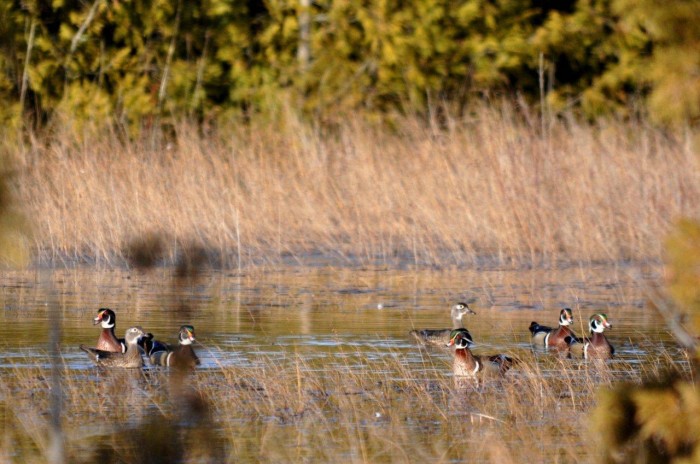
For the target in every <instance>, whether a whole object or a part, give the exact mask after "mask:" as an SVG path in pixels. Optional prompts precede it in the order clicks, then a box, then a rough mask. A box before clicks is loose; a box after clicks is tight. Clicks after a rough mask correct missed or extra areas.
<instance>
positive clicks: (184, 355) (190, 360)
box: [150, 325, 200, 369]
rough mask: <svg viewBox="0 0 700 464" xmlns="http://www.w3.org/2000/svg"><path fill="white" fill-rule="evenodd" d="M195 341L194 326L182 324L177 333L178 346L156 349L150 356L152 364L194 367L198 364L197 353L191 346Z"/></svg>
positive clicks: (182, 367)
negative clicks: (161, 349)
mask: <svg viewBox="0 0 700 464" xmlns="http://www.w3.org/2000/svg"><path fill="white" fill-rule="evenodd" d="M194 341H195V337H194V327H193V326H191V325H183V326H181V327H180V332H179V333H178V346H176V347H175V348H171V347H168V349H167V350H165V351H156V352H154V353H153V354H151V356H150V361H151V364H153V365H154V366H170V367H175V368H180V369H194V368H195V367H196V366H198V365H199V364H200V361H199V358H198V357H197V354H196V353H195V352H194V349H193V348H192V342H194Z"/></svg>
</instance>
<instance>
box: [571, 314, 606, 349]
mask: <svg viewBox="0 0 700 464" xmlns="http://www.w3.org/2000/svg"><path fill="white" fill-rule="evenodd" d="M588 327H589V328H590V331H591V336H590V337H584V338H575V337H569V338H568V341H569V353H570V354H571V356H576V357H583V358H584V359H610V358H612V357H613V355H614V354H615V348H613V346H612V345H611V344H610V342H609V341H608V339H607V338H606V337H605V334H604V333H603V332H605V329H609V328H611V327H612V324H611V323H610V321H608V316H607V315H605V314H603V313H598V314H594V315H593V316H591V318H590V319H589V321H588Z"/></svg>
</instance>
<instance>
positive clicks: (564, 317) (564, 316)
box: [559, 308, 574, 326]
mask: <svg viewBox="0 0 700 464" xmlns="http://www.w3.org/2000/svg"><path fill="white" fill-rule="evenodd" d="M573 323H574V315H573V313H572V311H571V308H564V309H562V310H561V311H560V312H559V325H563V326H567V325H571V324H573Z"/></svg>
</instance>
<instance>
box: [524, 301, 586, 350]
mask: <svg viewBox="0 0 700 464" xmlns="http://www.w3.org/2000/svg"><path fill="white" fill-rule="evenodd" d="M573 322H574V316H573V315H572V313H571V308H564V309H562V310H561V311H560V312H559V327H557V328H556V329H553V328H551V327H547V326H544V325H539V324H538V323H537V322H534V321H533V322H532V323H530V327H529V329H530V333H532V344H533V345H534V346H539V347H544V348H555V349H561V350H566V349H568V347H569V344H568V343H567V338H566V337H574V338H575V337H576V334H574V333H573V332H572V331H571V329H570V328H569V326H570V325H571V324H573Z"/></svg>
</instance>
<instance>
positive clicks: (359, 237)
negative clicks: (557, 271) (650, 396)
mask: <svg viewBox="0 0 700 464" xmlns="http://www.w3.org/2000/svg"><path fill="white" fill-rule="evenodd" d="M538 126H539V123H538V122H537V121H535V122H532V123H529V122H528V118H526V117H524V116H522V115H518V114H516V113H515V111H513V110H512V108H511V107H509V106H507V105H504V106H502V107H500V108H498V109H494V108H482V109H479V110H476V111H475V112H474V113H472V114H471V115H470V116H469V117H464V118H457V117H452V116H449V115H447V116H445V117H444V118H443V119H442V120H441V121H440V123H438V122H437V121H433V122H427V123H426V122H425V121H423V120H420V119H418V118H412V117H405V118H403V119H401V120H399V121H397V122H396V124H395V126H394V127H393V128H392V129H391V130H389V129H386V128H380V127H377V126H373V125H370V124H367V123H364V122H362V120H361V119H360V118H348V119H347V120H345V121H344V123H343V125H342V126H338V127H335V128H332V129H324V130H319V129H317V128H315V127H316V126H314V125H313V124H309V123H305V122H303V121H301V120H300V119H297V118H295V117H293V116H289V115H287V116H281V117H280V119H279V120H278V121H276V122H274V123H272V122H270V123H257V124H256V123H252V124H250V125H248V126H236V125H231V126H230V127H219V128H217V129H211V130H197V129H195V127H193V126H191V125H188V124H186V123H183V124H182V125H179V126H177V127H175V129H174V135H173V137H172V138H171V140H170V141H168V142H163V143H157V144H154V143H153V140H152V138H150V137H145V138H144V140H143V141H142V140H139V141H131V140H123V138H122V137H120V136H119V134H117V133H112V134H99V135H95V134H91V133H85V134H82V135H81V136H80V137H78V136H75V135H72V133H71V132H70V130H69V129H67V128H66V129H63V130H61V129H58V130H56V131H55V132H54V133H53V134H52V135H51V136H42V137H39V138H37V139H34V142H33V144H32V145H31V147H30V148H28V149H26V150H25V151H21V152H20V151H18V152H17V153H20V155H18V156H17V159H18V165H19V166H20V168H19V170H18V173H19V174H18V176H17V177H16V183H17V185H18V186H19V198H20V199H21V203H22V206H23V207H24V211H25V212H26V214H27V216H28V217H29V218H30V219H31V220H32V222H33V224H34V230H33V232H34V234H33V237H34V246H35V249H36V250H37V252H38V256H39V258H40V259H41V261H42V262H52V263H57V262H60V261H59V260H65V259H69V260H72V259H88V260H93V259H95V260H97V261H98V262H102V263H112V264H118V263H120V262H122V260H123V259H124V258H125V254H126V252H125V251H124V250H125V247H126V246H127V244H129V243H131V242H132V241H133V240H134V239H135V238H136V237H143V236H144V235H146V234H150V235H149V236H151V237H157V238H158V240H160V242H159V243H161V244H162V249H163V253H164V258H165V259H166V261H173V260H175V257H176V256H177V255H178V254H179V252H180V251H181V250H182V249H183V247H187V246H198V247H202V248H203V249H205V250H207V251H208V256H209V257H210V258H214V259H216V260H220V261H223V262H224V263H225V264H233V265H236V264H240V265H247V264H253V263H276V262H279V261H281V260H290V259H291V260H298V261H305V260H308V259H309V257H310V256H311V254H314V255H315V256H318V255H319V254H320V255H322V256H324V257H327V258H331V259H334V260H337V261H339V262H351V263H368V262H377V261H379V262H385V263H395V262H397V261H403V262H408V263H414V264H427V265H435V264H437V265H464V264H471V263H474V262H476V261H478V260H479V259H480V258H483V257H486V258H491V259H495V260H496V261H497V262H500V263H507V262H511V261H514V262H515V263H528V264H532V263H534V264H537V263H545V264H552V263H556V262H557V261H559V260H575V261H584V262H586V261H587V262H592V261H598V260H620V259H634V260H655V259H658V258H659V257H660V256H661V254H662V238H663V237H664V235H665V234H666V232H667V231H668V230H669V229H670V227H671V225H672V223H673V222H674V220H676V219H677V218H679V217H682V216H691V217H698V216H700V214H699V213H700V169H699V168H700V166H699V164H700V157H698V154H697V152H696V151H695V150H694V149H693V146H692V143H691V141H690V140H691V138H690V136H687V137H684V135H683V134H671V135H669V134H667V133H664V132H662V131H660V130H656V129H654V128H651V127H649V126H648V125H646V124H644V123H643V122H629V123H626V122H605V123H600V124H598V125H590V124H586V123H582V122H578V121H576V120H575V119H573V118H569V119H566V120H559V121H554V122H553V123H552V126H551V130H549V131H547V135H541V134H540V131H539V130H538Z"/></svg>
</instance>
